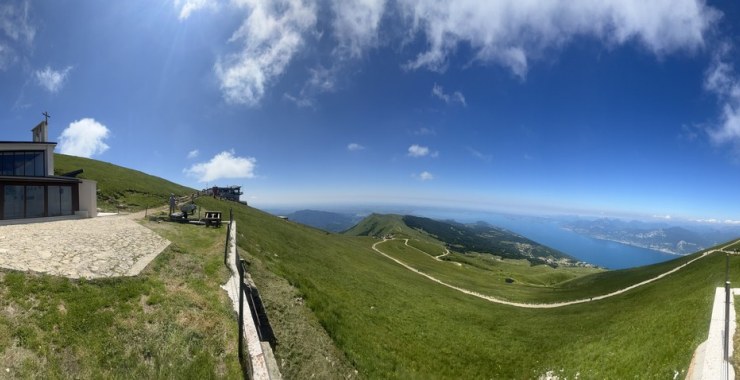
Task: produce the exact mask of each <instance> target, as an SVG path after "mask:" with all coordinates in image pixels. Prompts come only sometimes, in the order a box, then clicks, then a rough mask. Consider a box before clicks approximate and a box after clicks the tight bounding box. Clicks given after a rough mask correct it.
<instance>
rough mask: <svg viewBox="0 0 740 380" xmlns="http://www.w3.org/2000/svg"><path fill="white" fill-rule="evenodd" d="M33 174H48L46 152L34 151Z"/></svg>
mask: <svg viewBox="0 0 740 380" xmlns="http://www.w3.org/2000/svg"><path fill="white" fill-rule="evenodd" d="M33 154H34V157H33V175H35V176H37V177H43V176H45V175H46V173H45V172H44V153H43V152H33Z"/></svg>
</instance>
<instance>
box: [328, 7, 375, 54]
mask: <svg viewBox="0 0 740 380" xmlns="http://www.w3.org/2000/svg"><path fill="white" fill-rule="evenodd" d="M385 4H386V1H385V0H333V1H332V10H333V11H334V16H335V17H334V23H333V26H334V36H335V37H336V39H337V48H336V50H335V51H336V52H337V53H338V54H339V56H340V57H349V58H359V57H361V56H362V54H363V52H364V51H365V50H367V49H369V48H372V47H375V46H377V43H378V27H379V26H380V20H381V18H382V16H383V12H384V9H385Z"/></svg>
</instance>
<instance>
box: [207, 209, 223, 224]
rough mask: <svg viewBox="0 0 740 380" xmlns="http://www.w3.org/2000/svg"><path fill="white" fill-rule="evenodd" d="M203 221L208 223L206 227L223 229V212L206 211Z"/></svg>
mask: <svg viewBox="0 0 740 380" xmlns="http://www.w3.org/2000/svg"><path fill="white" fill-rule="evenodd" d="M203 221H204V222H206V227H209V226H213V227H221V211H206V215H205V218H203Z"/></svg>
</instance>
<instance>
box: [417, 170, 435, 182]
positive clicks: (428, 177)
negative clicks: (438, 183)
mask: <svg viewBox="0 0 740 380" xmlns="http://www.w3.org/2000/svg"><path fill="white" fill-rule="evenodd" d="M413 177H414V178H416V179H418V180H419V181H431V180H433V179H434V175H432V173H429V172H428V171H426V170H425V171H423V172H421V173H419V174H414V175H413Z"/></svg>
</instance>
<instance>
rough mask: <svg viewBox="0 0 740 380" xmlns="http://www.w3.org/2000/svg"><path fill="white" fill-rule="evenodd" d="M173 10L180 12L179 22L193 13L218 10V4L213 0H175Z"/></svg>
mask: <svg viewBox="0 0 740 380" xmlns="http://www.w3.org/2000/svg"><path fill="white" fill-rule="evenodd" d="M175 8H178V9H179V10H180V13H179V15H178V17H179V18H180V20H186V19H187V18H188V17H190V15H191V14H192V13H193V12H196V11H199V10H201V9H216V8H218V3H216V2H215V1H213V0H175Z"/></svg>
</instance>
